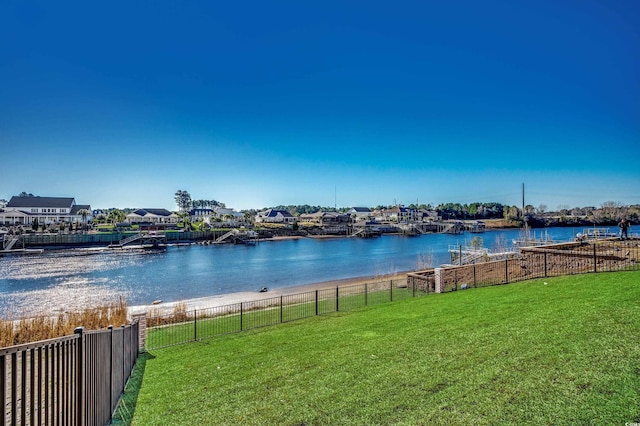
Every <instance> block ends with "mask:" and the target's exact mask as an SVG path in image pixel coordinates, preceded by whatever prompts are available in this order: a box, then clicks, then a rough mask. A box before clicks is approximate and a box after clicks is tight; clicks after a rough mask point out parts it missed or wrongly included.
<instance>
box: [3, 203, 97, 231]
mask: <svg viewBox="0 0 640 426" xmlns="http://www.w3.org/2000/svg"><path fill="white" fill-rule="evenodd" d="M82 210H85V211H88V212H91V206H90V205H88V204H76V200H75V198H72V197H18V196H14V197H11V200H9V202H8V203H7V205H6V206H5V208H4V209H3V210H2V211H0V224H4V225H32V224H33V223H35V222H37V223H38V224H43V223H44V224H47V225H49V224H52V223H82V222H83V221H85V220H86V221H89V220H91V218H92V214H91V213H89V214H88V215H85V216H83V215H81V214H78V212H80V211H82Z"/></svg>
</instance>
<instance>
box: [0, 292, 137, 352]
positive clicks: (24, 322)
mask: <svg viewBox="0 0 640 426" xmlns="http://www.w3.org/2000/svg"><path fill="white" fill-rule="evenodd" d="M127 309H128V307H127V303H126V301H125V300H124V299H119V300H118V301H116V302H114V303H110V304H106V305H104V306H99V307H95V308H87V309H83V310H82V311H79V312H63V313H60V314H58V315H56V316H48V315H38V316H35V317H29V318H24V319H15V320H4V319H0V348H3V347H6V346H13V345H21V344H24V343H30V342H36V341H40V340H46V339H53V338H56V337H62V336H69V335H72V334H73V330H74V329H75V328H76V327H78V326H83V327H84V328H85V330H99V329H103V328H107V327H108V326H109V325H114V326H120V325H122V324H127V323H128V322H129V321H128V319H127ZM15 317H17V315H16V316H14V318H15Z"/></svg>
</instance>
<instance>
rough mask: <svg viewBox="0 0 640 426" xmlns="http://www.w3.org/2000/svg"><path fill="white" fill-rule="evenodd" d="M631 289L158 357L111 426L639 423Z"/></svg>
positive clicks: (418, 308) (278, 333)
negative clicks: (121, 425)
mask: <svg viewBox="0 0 640 426" xmlns="http://www.w3.org/2000/svg"><path fill="white" fill-rule="evenodd" d="M638 282H640V271H632V272H618V273H601V274H586V275H573V276H566V277H557V278H547V279H537V280H531V281H526V282H521V283H517V284H510V285H505V286H494V287H487V288H482V289H473V290H466V291H458V292H453V293H447V294H439V295H432V296H429V297H422V298H409V299H406V300H404V301H401V302H397V303H388V304H381V305H377V306H374V307H367V308H361V309H358V310H357V311H356V312H349V313H345V312H339V313H334V314H330V315H325V316H317V317H312V318H309V319H306V320H303V321H295V322H289V323H285V324H281V325H278V326H277V327H268V328H261V329H256V330H252V331H248V332H245V333H237V334H229V335H225V336H222V337H217V338H214V339H209V340H203V341H199V342H195V343H190V344H185V345H180V346H174V347H171V348H166V349H161V350H156V351H152V352H150V353H145V354H143V355H142V356H141V357H140V359H139V361H138V364H137V366H136V369H135V371H134V375H133V378H132V380H131V382H130V383H129V387H128V388H127V391H126V392H125V398H124V400H123V403H122V404H121V405H120V407H119V409H118V410H117V419H116V424H118V423H120V424H122V423H129V422H130V423H132V424H134V425H154V424H155V425H160V424H189V425H190V424H220V425H235V424H245V425H270V424H282V425H301V424H354V425H356V424H357V425H360V424H407V425H409V424H411V425H413V424H430V425H431V424H436V425H437V424H442V425H445V424H446V425H452V424H479V425H483V424H486V425H490V424H519V423H524V424H625V423H633V422H639V421H640V408H638V407H640V370H639V369H638V365H640V346H638V344H637V337H638V335H640V305H638V300H640V287H638Z"/></svg>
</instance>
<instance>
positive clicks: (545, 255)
mask: <svg viewBox="0 0 640 426" xmlns="http://www.w3.org/2000/svg"><path fill="white" fill-rule="evenodd" d="M547 274H548V272H547V252H546V251H545V252H544V277H545V278H547Z"/></svg>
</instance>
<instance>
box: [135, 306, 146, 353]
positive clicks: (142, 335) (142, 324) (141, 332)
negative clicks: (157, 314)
mask: <svg viewBox="0 0 640 426" xmlns="http://www.w3.org/2000/svg"><path fill="white" fill-rule="evenodd" d="M131 319H132V320H133V321H134V322H135V321H137V322H138V346H139V350H140V352H143V351H144V348H145V344H146V342H147V313H146V312H143V313H141V314H134V315H132V316H131Z"/></svg>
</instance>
